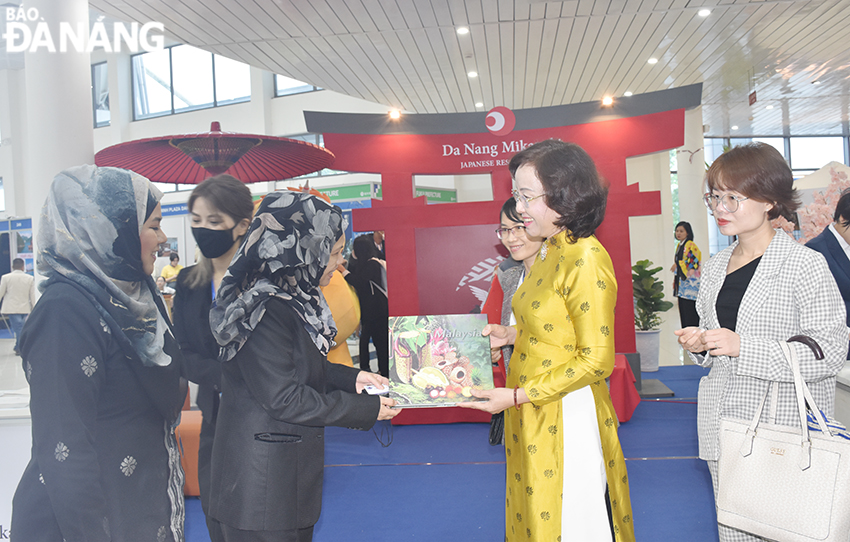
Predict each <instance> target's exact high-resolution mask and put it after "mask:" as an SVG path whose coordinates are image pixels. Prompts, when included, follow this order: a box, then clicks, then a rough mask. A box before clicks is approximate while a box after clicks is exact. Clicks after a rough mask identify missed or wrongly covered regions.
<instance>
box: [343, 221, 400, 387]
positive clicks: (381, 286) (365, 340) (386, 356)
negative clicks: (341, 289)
mask: <svg viewBox="0 0 850 542" xmlns="http://www.w3.org/2000/svg"><path fill="white" fill-rule="evenodd" d="M349 271H350V272H349V273H347V274H346V275H345V280H347V281H348V283H349V284H351V285H352V286H354V289H355V290H356V291H357V298H358V299H359V300H360V368H361V369H362V370H364V371H370V370H371V364H370V361H371V360H370V359H369V340H370V339H371V340H372V343H373V344H374V345H375V354H376V356H377V358H378V372H379V373H380V374H381V375H382V376H385V377H389V374H390V350H389V341H390V339H389V318H390V310H389V301H388V300H387V270H386V268H384V265H383V263H382V262H381V260H380V259H379V258H378V251H377V250H376V249H375V244H374V243H373V242H372V236H371V235H369V234H365V235H361V236H359V237H357V238H356V239H355V240H354V247H353V249H352V251H351V262H349Z"/></svg>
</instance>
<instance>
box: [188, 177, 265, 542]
mask: <svg viewBox="0 0 850 542" xmlns="http://www.w3.org/2000/svg"><path fill="white" fill-rule="evenodd" d="M253 213H254V202H253V199H252V198H251V191H250V190H249V189H248V187H247V186H245V184H243V183H242V182H240V181H239V180H238V179H236V178H235V177H231V176H230V175H217V176H215V177H210V178H209V179H207V180H206V181H204V182H202V183H201V184H199V185H198V186H196V187H195V189H194V190H192V195H191V196H189V215H190V217H191V221H192V235H193V236H194V237H195V242H197V244H198V248H199V249H200V250H201V254H202V257H201V258H200V260H199V261H198V263H197V264H196V265H193V266H190V267H187V268H185V269H183V270H181V271H180V274H179V275H177V283H176V284H177V293H176V295H175V296H174V307H173V310H172V318H173V319H174V333H175V335H176V336H177V340H178V341H179V342H180V349H181V350H182V351H183V356H184V357H185V363H184V374H185V376H186V378H188V379H189V380H191V381H192V382H195V383H196V384H198V395H197V403H198V407H199V408H200V409H201V413H202V414H203V421H202V422H201V437H200V442H199V447H198V486H199V488H200V491H201V508H202V509H203V510H204V514H206V518H207V528H208V530H209V533H210V539H211V540H212V542H219V541H220V540H222V536H221V531H220V528H219V526H218V525H217V524H216V522H215V520H213V519H211V518H210V515H209V504H210V502H209V501H210V496H209V491H210V462H211V458H212V447H213V440H214V437H215V419H216V415H217V413H218V406H219V392H220V391H221V363H219V361H218V343H217V342H215V338H214V337H213V336H212V332H211V331H210V307H212V302H213V299H214V298H215V292H216V290H218V287H219V285H220V284H221V279H222V278H223V277H224V274H225V273H226V272H227V266H228V265H229V264H230V260H232V259H233V255H234V254H235V253H236V250H237V249H238V248H239V243H240V242H241V241H242V238H243V237H244V236H245V232H246V231H248V225H249V224H250V223H251V215H252V214H253Z"/></svg>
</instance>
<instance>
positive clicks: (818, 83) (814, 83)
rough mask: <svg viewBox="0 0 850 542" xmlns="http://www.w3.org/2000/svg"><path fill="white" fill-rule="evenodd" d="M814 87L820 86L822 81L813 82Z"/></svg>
mask: <svg viewBox="0 0 850 542" xmlns="http://www.w3.org/2000/svg"><path fill="white" fill-rule="evenodd" d="M812 84H813V85H820V81H812Z"/></svg>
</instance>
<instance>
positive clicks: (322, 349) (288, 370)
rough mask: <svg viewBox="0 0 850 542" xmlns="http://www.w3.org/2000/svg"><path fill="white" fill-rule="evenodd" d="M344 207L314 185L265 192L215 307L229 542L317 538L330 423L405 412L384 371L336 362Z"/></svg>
mask: <svg viewBox="0 0 850 542" xmlns="http://www.w3.org/2000/svg"><path fill="white" fill-rule="evenodd" d="M343 232H344V229H343V218H342V211H341V210H340V209H339V208H338V207H335V206H332V205H330V204H328V203H327V202H325V201H323V200H321V199H319V198H317V197H315V196H312V195H310V194H305V193H298V192H289V191H282V192H274V193H272V194H269V195H268V196H266V197H265V199H263V201H262V203H261V204H260V207H259V209H258V210H257V212H256V215H255V216H254V219H253V221H252V223H251V226H250V228H249V229H248V232H247V234H246V238H245V241H244V242H243V243H242V245H241V246H240V248H239V250H238V251H237V252H236V254H235V256H234V258H233V261H232V262H231V264H230V267H229V268H228V271H227V274H226V275H225V277H224V279H223V280H222V283H221V287H220V288H219V290H218V293H217V295H216V301H215V305H214V306H213V308H212V310H211V311H210V324H211V327H212V330H213V336H214V337H215V338H216V341H217V342H218V344H219V345H220V346H221V350H220V355H219V359H220V360H221V361H222V396H221V407H220V408H219V413H218V419H217V421H216V439H215V444H214V445H213V457H212V485H211V493H210V514H211V515H212V517H214V518H215V519H216V520H218V521H219V522H220V523H221V527H222V533H223V534H224V539H225V541H239V542H245V541H254V540H256V541H267V540H276V541H284V540H286V541H290V540H291V541H295V540H297V541H309V540H312V537H313V526H314V525H315V523H316V522H317V521H318V519H319V515H320V513H321V505H322V478H323V471H324V458H325V454H324V428H325V426H328V425H331V426H338V427H349V428H355V429H369V428H370V427H372V425H374V424H375V422H376V421H377V420H387V419H390V418H392V417H394V416H395V415H396V414H397V413H398V410H394V409H392V408H391V407H392V406H394V405H395V401H393V400H392V399H389V398H388V397H378V396H375V395H367V394H362V393H361V392H362V391H364V389H365V388H366V386H367V385H371V386H375V387H378V388H385V387H387V386H388V385H389V381H388V380H387V379H386V378H384V377H381V376H378V375H375V374H372V373H369V372H366V371H358V370H356V369H354V368H352V367H345V366H343V365H337V364H334V363H330V362H328V360H327V358H326V357H325V356H326V355H327V353H328V350H329V349H330V347H331V346H332V345H333V338H334V336H335V335H336V328H335V326H334V323H333V318H332V317H331V314H330V309H329V308H328V305H327V303H326V302H325V299H324V297H323V295H322V293H321V291H320V289H319V288H320V287H323V286H327V285H328V283H329V282H330V279H331V276H332V275H333V273H335V272H336V270H337V266H338V265H339V264H340V263H341V262H342V249H343V246H344V245H345V234H344V233H343Z"/></svg>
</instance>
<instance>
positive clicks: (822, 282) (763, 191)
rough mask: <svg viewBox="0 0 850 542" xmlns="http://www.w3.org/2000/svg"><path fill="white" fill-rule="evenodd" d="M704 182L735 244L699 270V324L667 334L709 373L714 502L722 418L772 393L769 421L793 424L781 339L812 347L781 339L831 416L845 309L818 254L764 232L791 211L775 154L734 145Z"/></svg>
mask: <svg viewBox="0 0 850 542" xmlns="http://www.w3.org/2000/svg"><path fill="white" fill-rule="evenodd" d="M706 184H707V186H708V193H707V194H705V196H704V198H703V199H704V201H705V204H706V206H708V208H709V210H710V211H711V213H712V214H713V215H714V218H715V220H716V221H717V226H718V227H719V228H720V233H722V234H723V235H728V236H732V235H735V236H737V239H738V240H737V241H736V242H735V243H733V244H732V245H730V246H729V247H727V248H726V249H724V250H722V251H721V252H719V253H717V254H716V255H715V256H714V257H712V258H711V259H710V260H709V261H708V262H707V263H706V264H705V266H704V269H703V273H702V279H701V284H700V289H699V296H698V298H697V311H698V312H699V317H700V325H699V327H686V328H683V329H680V330H677V331H676V335H677V336H678V337H679V344H680V345H682V347H683V348H684V349H685V350H687V351H688V352H689V356H690V357H691V359H692V360H693V361H694V363H696V364H698V365H702V366H703V367H711V371H710V372H709V373H708V375H706V376H704V377H703V378H702V379H701V380H700V385H699V402H698V406H697V409H698V413H697V416H698V419H699V426H698V428H697V433H698V436H699V456H700V458H701V459H703V460H705V461H706V462H707V463H708V469H709V471H710V472H711V479H712V483H713V485H714V493H715V497H716V496H717V491H718V488H717V482H718V479H717V472H718V470H717V465H718V460H719V459H720V453H721V451H720V444H719V436H718V435H719V428H720V418H721V417H727V418H734V419H739V420H751V419H752V418H753V416H754V414H755V412H756V409H758V408H760V404H761V402H762V400H763V398H764V397H765V396H766V395H767V394H768V393H769V392H774V393H775V395H774V394H771V399H770V400H769V402H770V408H771V411H772V412H776V416H775V418H776V419H775V420H774V421H772V423H776V424H779V425H786V426H791V427H797V428H799V427H800V419H799V416H798V413H797V396H796V393H795V391H794V384H793V376H792V371H791V367H790V366H789V364H788V361H786V359H785V356H784V354H783V352H782V347H781V346H780V343H782V342H785V341H788V339H790V338H793V337H796V336H799V335H804V336H806V337H808V338H809V339H813V340H814V341H816V342H817V343H818V345H820V348H821V349H822V350H823V354H824V356H823V359H821V360H818V359H816V358H815V355H814V352H813V351H812V350H811V349H810V348H809V347H808V346H806V345H805V344H802V343H799V342H792V343H789V346H790V347H791V348H793V349H795V350H796V353H797V357H798V359H799V362H800V370H801V373H802V375H803V378H804V379H805V381H806V384H807V385H808V387H809V390H810V391H811V393H812V396H813V397H814V400H815V403H816V404H817V405H818V407H819V408H820V409H821V410H822V411H823V412H824V413H825V414H826V415H827V416H830V417H831V416H833V411H834V407H835V375H836V374H837V373H838V371H839V370H841V368H842V367H843V366H844V361H845V360H846V359H847V347H848V335H847V324H846V314H845V309H844V303H842V302H841V298H840V295H839V293H838V288H837V287H836V285H835V280H834V279H833V278H832V275H831V274H830V272H829V268H828V267H827V264H826V261H824V258H823V256H822V255H821V254H819V253H817V252H815V251H813V250H810V249H807V248H805V247H804V246H802V245H800V244H799V243H797V242H796V241H794V240H793V239H792V238H791V237H789V236H788V235H786V234H785V233H784V232H783V231H782V230H774V229H773V227H772V226H771V223H770V221H771V220H773V219H775V218H777V217H778V216H780V215H781V216H784V217H786V218H790V217H791V216H792V215H793V213H794V211H795V210H796V209H797V207H798V205H799V200H798V196H797V193H796V190H795V189H794V177H793V175H792V174H791V169H790V168H789V167H788V163H787V162H786V161H785V158H783V156H782V154H780V153H779V151H777V150H776V149H774V148H773V147H771V146H770V145H767V144H765V143H750V144H747V145H742V146H739V147H735V148H733V149H731V150H728V151H726V152H725V153H723V154H722V155H720V156H719V157H718V158H717V159H716V160H715V161H714V162H713V163H712V164H711V167H710V168H709V169H708V172H707V174H706ZM703 351H707V354H706V355H702V354H700V353H701V352H703ZM774 398H775V399H774ZM774 402H775V404H774ZM765 416H766V415H765ZM732 453H737V450H736V451H734V452H732ZM718 531H719V535H720V540H721V541H724V542H725V541H730V540H734V541H741V540H762V539H761V538H760V537H757V536H754V535H751V534H749V533H746V532H744V531H740V530H737V529H733V528H731V527H728V526H726V525H722V524H718Z"/></svg>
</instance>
